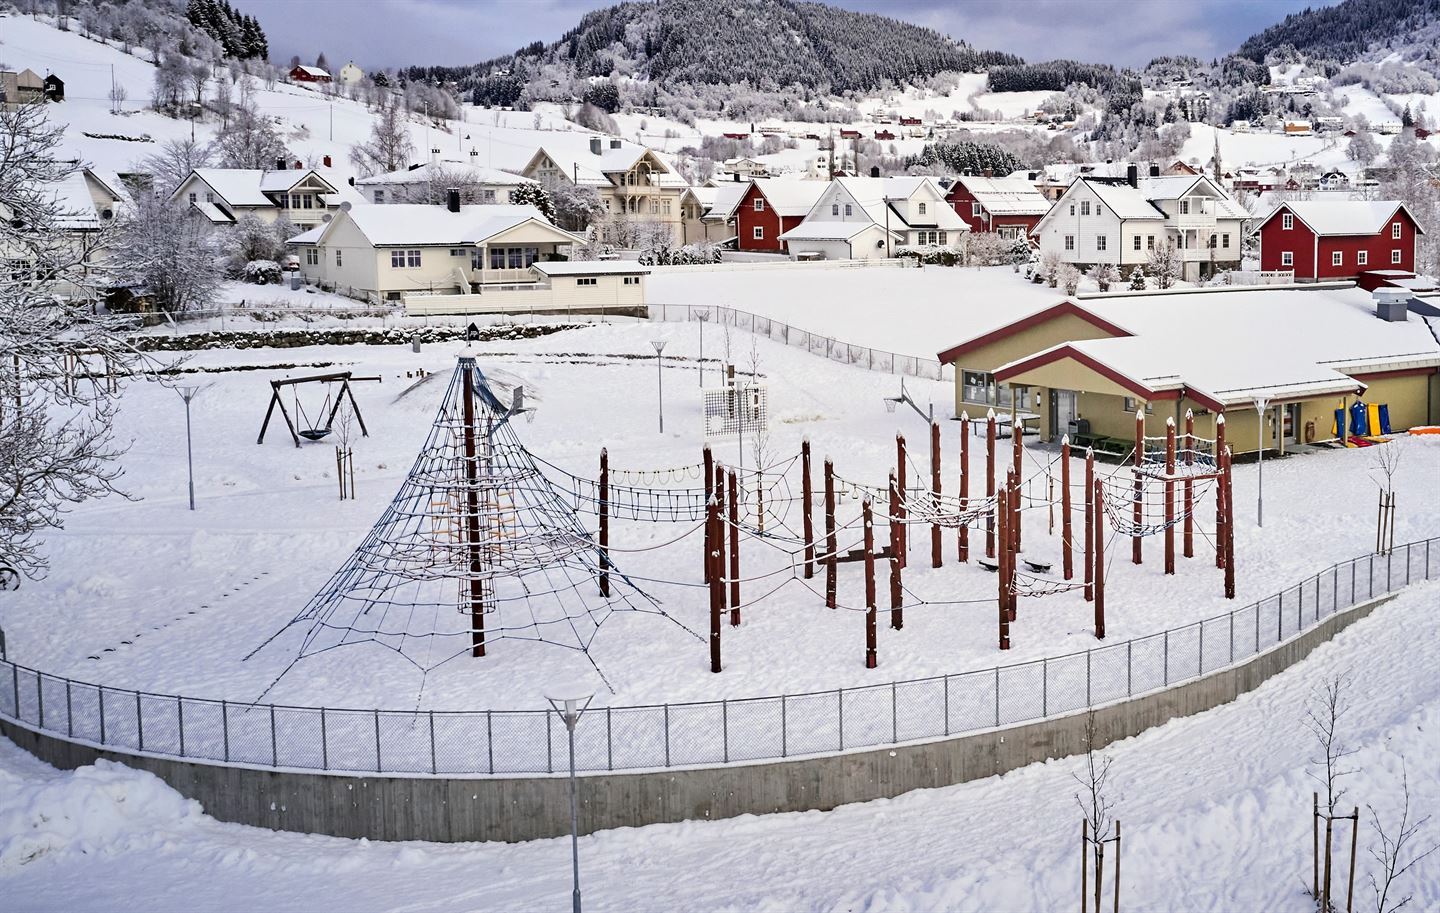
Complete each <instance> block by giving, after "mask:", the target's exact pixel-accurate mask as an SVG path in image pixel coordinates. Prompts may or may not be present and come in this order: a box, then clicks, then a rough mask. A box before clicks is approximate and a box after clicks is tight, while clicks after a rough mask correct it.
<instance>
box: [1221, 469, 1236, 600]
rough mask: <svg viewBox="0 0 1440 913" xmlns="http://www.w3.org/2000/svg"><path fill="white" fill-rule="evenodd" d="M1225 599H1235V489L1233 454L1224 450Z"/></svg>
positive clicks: (1222, 482)
mask: <svg viewBox="0 0 1440 913" xmlns="http://www.w3.org/2000/svg"><path fill="white" fill-rule="evenodd" d="M1224 459H1225V473H1224V476H1223V478H1222V480H1221V484H1223V485H1224V488H1225V598H1226V599H1234V598H1235V487H1234V478H1235V477H1234V464H1233V454H1231V452H1230V448H1229V447H1228V446H1227V447H1226V448H1225V457H1224Z"/></svg>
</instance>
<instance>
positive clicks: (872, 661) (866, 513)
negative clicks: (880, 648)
mask: <svg viewBox="0 0 1440 913" xmlns="http://www.w3.org/2000/svg"><path fill="white" fill-rule="evenodd" d="M861 514H862V516H863V520H864V524H865V668H867V669H874V668H875V666H876V665H877V660H876V657H875V641H876V632H875V524H874V522H873V520H874V518H873V517H872V516H871V513H870V499H869V498H866V499H865V503H864V504H863V505H862V506H861ZM894 560H896V559H895V558H891V561H894Z"/></svg>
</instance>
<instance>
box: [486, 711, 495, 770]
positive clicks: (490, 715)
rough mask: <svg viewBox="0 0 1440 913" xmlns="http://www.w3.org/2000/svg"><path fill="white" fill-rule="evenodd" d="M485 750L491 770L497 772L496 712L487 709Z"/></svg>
mask: <svg viewBox="0 0 1440 913" xmlns="http://www.w3.org/2000/svg"><path fill="white" fill-rule="evenodd" d="M485 752H486V755H487V756H488V758H489V761H490V772H491V773H492V774H493V773H494V772H495V714H494V712H493V711H490V710H487V711H485Z"/></svg>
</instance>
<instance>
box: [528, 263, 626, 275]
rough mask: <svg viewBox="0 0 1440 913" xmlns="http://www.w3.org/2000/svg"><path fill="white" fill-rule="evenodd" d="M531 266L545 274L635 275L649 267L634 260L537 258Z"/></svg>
mask: <svg viewBox="0 0 1440 913" xmlns="http://www.w3.org/2000/svg"><path fill="white" fill-rule="evenodd" d="M532 266H534V268H535V269H536V270H539V271H540V272H542V273H544V274H545V275H547V276H635V275H647V274H648V273H649V272H650V267H648V266H641V265H640V263H639V262H638V261H636V260H556V261H553V262H545V261H540V260H537V261H535V263H533V264H532Z"/></svg>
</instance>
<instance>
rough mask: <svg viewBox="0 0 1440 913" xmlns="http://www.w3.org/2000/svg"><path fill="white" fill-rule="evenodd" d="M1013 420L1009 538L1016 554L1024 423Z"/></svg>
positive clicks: (1011, 433) (1018, 537)
mask: <svg viewBox="0 0 1440 913" xmlns="http://www.w3.org/2000/svg"><path fill="white" fill-rule="evenodd" d="M1012 415H1013V413H1012ZM1015 418H1016V420H1015V421H1012V422H1011V423H1010V438H1011V441H1012V443H1013V445H1014V446H1013V448H1012V454H1011V456H1012V461H1013V463H1014V465H1013V467H1012V471H1013V472H1014V473H1015V485H1016V488H1015V493H1014V495H1013V496H1012V497H1011V498H1010V509H1011V510H1013V511H1014V512H1015V518H1014V519H1015V522H1014V524H1013V525H1012V526H1011V528H1010V534H1011V536H1013V537H1014V539H1015V551H1016V552H1019V551H1020V508H1021V504H1020V488H1019V485H1020V480H1021V479H1023V478H1024V477H1025V470H1024V467H1023V466H1022V465H1021V463H1022V460H1023V456H1022V454H1023V450H1022V449H1021V448H1023V447H1024V444H1025V425H1024V423H1022V422H1020V421H1019V420H1018V416H1017V417H1015Z"/></svg>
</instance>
